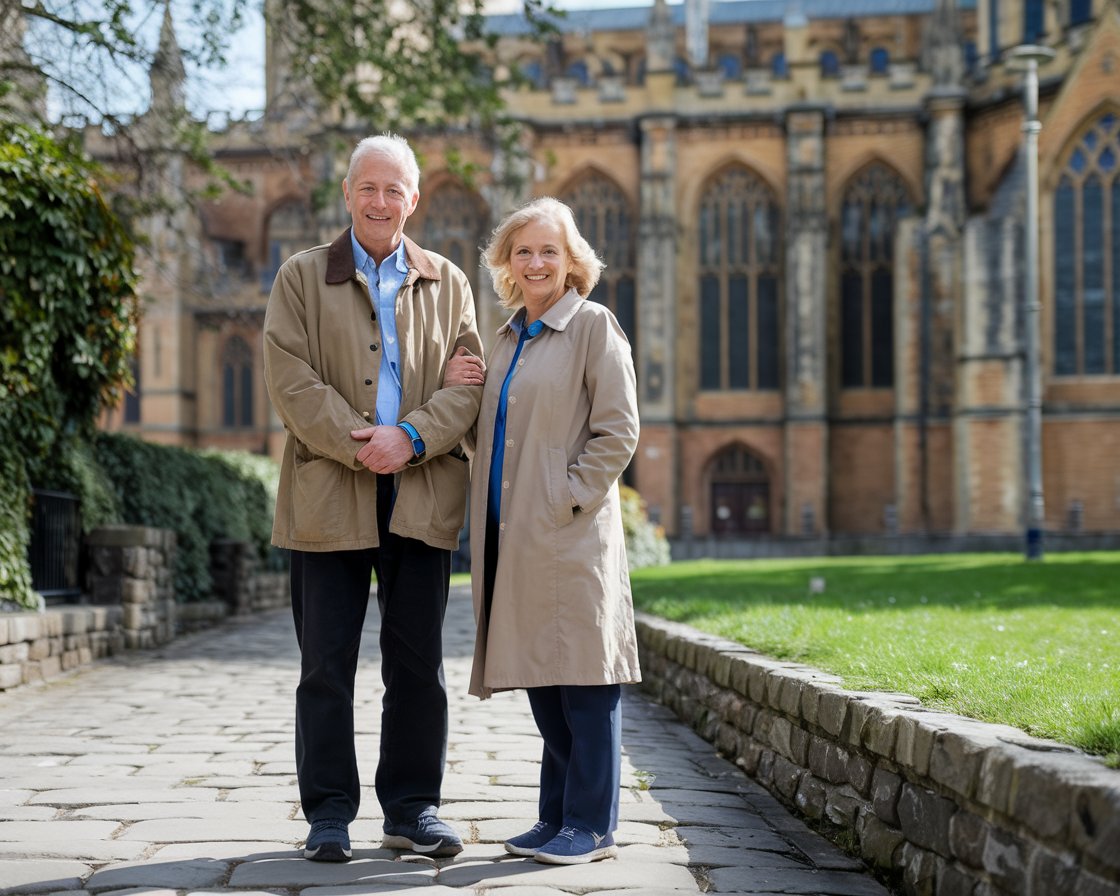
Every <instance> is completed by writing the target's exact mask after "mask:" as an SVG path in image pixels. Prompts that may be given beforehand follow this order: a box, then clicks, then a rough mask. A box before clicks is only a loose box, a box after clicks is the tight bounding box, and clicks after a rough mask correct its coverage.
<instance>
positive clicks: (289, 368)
mask: <svg viewBox="0 0 1120 896" xmlns="http://www.w3.org/2000/svg"><path fill="white" fill-rule="evenodd" d="M419 179H420V172H419V168H418V166H417V164H416V157H415V155H414V153H413V151H412V149H411V148H410V147H409V145H408V143H407V142H406V141H404V140H403V139H402V138H400V137H397V136H395V135H389V134H386V135H382V136H377V137H368V138H366V139H365V140H362V141H361V142H360V143H359V144H358V145H357V147H356V148H355V150H354V152H353V155H352V156H351V159H350V168H349V171H348V173H347V175H346V179H345V180H344V181H343V184H342V192H343V196H344V197H345V199H346V208H347V210H348V211H349V212H350V216H351V219H352V222H353V224H352V227H350V228H349V229H348V230H347V231H346V232H345V233H343V234H341V235H340V236H339V237H338V238H337V239H336V240H335V241H334V242H333V243H331V244H330V245H324V246H318V247H316V248H313V249H308V250H306V251H304V252H301V253H298V254H297V255H295V256H293V257H292V258H290V259H289V260H288V261H287V262H285V264H284V265H283V267H281V269H280V272H279V274H278V275H277V278H276V283H275V285H274V286H273V289H272V295H271V297H270V298H269V301H268V310H267V313H266V315H265V328H264V355H265V377H266V380H267V383H268V390H269V395H270V396H271V398H272V403H273V406H274V407H275V408H276V412H277V414H279V416H280V418H281V419H282V420H283V421H284V425H285V427H286V429H287V442H286V445H285V448H284V459H283V465H282V469H281V478H280V488H279V492H278V495H277V499H276V520H275V524H274V528H273V543H274V544H276V545H277V546H279V547H282V548H289V549H291V552H292V554H291V558H292V559H291V580H292V610H293V615H294V617H295V627H296V638H297V640H298V642H299V647H300V654H301V671H300V682H299V687H298V688H297V689H296V768H297V772H298V776H299V787H300V800H301V802H302V805H303V812H304V815H305V817H306V818H307V820H308V822H309V823H310V825H311V830H310V832H309V834H308V837H307V843H306V846H305V849H304V855H305V856H306V857H307V858H309V859H313V860H315V861H335V862H344V861H347V860H348V859H349V858H350V856H351V849H350V838H349V824H350V822H352V821H353V820H354V818H355V817H356V815H357V812H358V801H359V780H358V766H357V757H356V751H355V743H354V711H353V700H354V678H355V671H356V668H357V662H358V648H359V645H360V641H361V633H362V624H363V622H364V619H365V612H366V605H367V602H368V598H369V591H370V578H371V572H373V573H376V575H377V603H378V608H379V610H380V613H381V674H382V679H383V681H384V684H385V696H384V700H383V702H382V714H381V752H380V757H379V761H378V765H377V774H376V779H375V785H376V791H377V797H378V800H379V801H380V803H381V808H382V811H383V813H384V818H385V824H384V833H385V836H384V839H383V841H382V845H383V846H385V847H390V848H397V849H409V850H413V851H415V852H418V853H423V854H425V855H429V856H451V855H455V854H456V853H458V852H460V851H461V850H462V842H461V841H460V839H459V837H458V836H457V835H456V833H455V831H454V830H452V829H451V827H450V826H449V825H447V824H446V823H444V822H443V821H441V820H440V819H439V818H438V817H437V815H436V811H437V809H438V807H439V805H440V788H441V784H442V779H443V769H444V762H445V758H446V752H447V693H446V688H445V684H444V676H443V643H442V626H443V616H444V610H445V607H446V604H447V596H448V579H449V576H450V571H451V551H452V550H453V549H454V548H455V547H456V546H457V543H458V535H459V530H460V528H461V527H462V524H463V515H464V509H465V501H466V487H467V475H468V470H467V459H466V457H465V455H464V454H463V451H462V449H461V447H460V441H461V440H462V438H463V436H464V434H465V433H466V431H467V430H468V429H469V428H470V427H471V425H472V424H473V423H474V420H475V416H476V415H477V413H478V406H479V401H480V397H481V387H480V386H475V385H459V386H451V387H448V388H441V386H442V382H443V378H444V373H445V367H446V365H447V362H448V360H449V359H450V358H451V357H452V356H453V355H454V354H455V353H456V352H457V351H458V352H462V350H463V349H465V350H466V351H469V352H470V353H471V354H472V355H481V343H480V340H479V337H478V331H477V329H476V325H475V310H474V300H473V297H472V294H471V287H470V284H469V282H468V281H467V278H466V276H465V275H464V274H463V272H462V271H460V270H459V269H458V268H456V267H455V266H454V265H453V264H451V262H449V261H448V260H447V259H445V258H442V257H440V256H439V255H436V254H434V253H431V252H428V251H425V250H424V249H422V248H420V246H418V245H416V244H415V243H414V242H412V241H411V240H410V239H409V238H408V237H406V236H404V226H405V222H406V221H407V219H408V217H409V215H411V214H412V212H413V211H414V210H415V208H416V203H417V201H418V199H419V197H420V192H419Z"/></svg>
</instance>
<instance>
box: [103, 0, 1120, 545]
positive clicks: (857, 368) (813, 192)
mask: <svg viewBox="0 0 1120 896" xmlns="http://www.w3.org/2000/svg"><path fill="white" fill-rule="evenodd" d="M493 27H494V28H495V29H496V30H498V31H500V32H501V34H502V41H501V44H500V48H501V59H500V60H499V62H500V64H504V65H510V66H519V67H520V68H521V70H522V71H523V72H524V73H525V74H526V75H528V77H529V80H530V84H529V85H528V86H526V87H525V88H523V89H522V90H521V91H519V92H518V93H516V94H514V95H512V96H511V97H510V98H509V99H510V103H511V106H512V108H513V110H514V111H515V112H516V114H517V116H518V117H519V118H520V119H521V120H522V121H523V122H524V124H525V146H526V149H527V150H528V154H529V160H530V161H529V163H528V164H527V165H526V166H525V175H526V176H525V177H524V178H523V179H522V180H521V182H520V183H521V187H520V188H519V189H510V188H508V187H503V186H502V185H501V183H502V181H501V180H500V179H499V178H496V177H495V178H487V177H483V178H481V179H479V180H478V181H477V182H476V183H474V184H472V185H467V184H465V183H464V182H462V181H461V180H459V179H458V178H457V177H456V176H455V175H454V174H453V173H451V171H450V169H449V168H448V165H447V164H446V162H445V154H444V150H445V149H446V147H447V146H448V144H449V143H450V144H453V145H454V147H455V148H456V150H457V151H458V152H459V153H460V154H461V155H462V157H463V158H465V159H467V160H470V161H474V162H476V163H478V164H480V165H481V166H482V168H483V170H484V171H491V170H494V171H496V170H498V169H499V168H500V167H501V165H502V164H503V160H501V159H494V158H493V157H492V156H491V155H490V154H489V153H488V151H487V150H486V149H485V147H483V146H482V145H481V144H480V142H479V141H478V140H477V138H475V137H472V136H471V135H470V134H456V135H452V136H447V135H444V136H441V137H433V136H424V137H418V138H416V144H417V146H418V147H419V148H420V150H421V153H422V156H423V163H424V164H423V168H424V171H423V178H422V183H421V202H420V206H419V207H418V209H417V212H416V214H415V216H414V217H413V219H412V221H411V228H410V232H411V233H412V234H413V235H414V236H415V237H416V238H417V239H418V240H419V241H420V242H421V243H422V244H423V245H425V246H427V247H429V248H432V249H433V250H435V251H438V252H441V253H443V254H445V255H447V256H449V257H450V258H452V259H453V260H455V261H456V262H457V263H459V264H460V265H461V266H462V267H463V268H464V269H465V270H466V271H467V272H468V274H469V275H470V276H471V278H472V280H473V282H474V283H475V286H476V295H477V298H478V303H479V307H480V319H481V321H482V329H483V331H484V337H485V336H487V335H488V334H489V333H492V332H493V331H494V329H496V327H497V326H498V324H499V323H500V321H501V319H502V315H501V314H499V311H498V309H497V308H496V307H495V304H494V299H493V294H492V291H491V288H490V286H489V283H488V282H487V278H486V277H485V275H481V274H480V272H479V265H478V248H479V246H480V245H481V244H482V243H484V242H485V239H486V236H487V234H488V232H489V230H490V229H491V228H492V226H493V225H494V224H495V223H496V221H497V220H499V219H500V217H501V216H502V214H503V213H504V212H506V211H507V210H508V209H509V208H511V207H513V206H514V205H515V204H517V203H518V202H520V201H522V200H524V199H527V198H529V197H532V196H538V195H545V194H549V195H554V196H557V197H560V198H561V199H563V200H564V201H565V202H567V203H569V204H570V205H571V206H572V207H573V208H574V209H575V211H576V214H577V216H578V219H579V221H580V223H581V227H582V229H583V232H584V233H585V234H586V235H587V236H588V237H589V239H590V240H591V242H592V244H593V245H594V246H595V247H596V248H597V250H598V251H599V253H600V254H601V256H602V257H603V259H604V260H605V261H606V263H607V267H606V270H605V273H604V276H603V279H602V282H601V283H600V284H599V286H598V287H597V288H596V290H595V293H594V295H593V296H592V298H593V299H595V300H596V301H600V302H603V303H605V304H607V305H609V306H610V307H611V308H612V309H613V310H614V312H615V313H616V315H617V316H618V318H619V320H620V321H621V323H622V325H623V327H624V328H625V330H626V332H627V334H628V335H629V337H630V341H631V344H632V346H633V350H634V357H635V362H636V366H637V370H638V380H639V392H640V402H641V414H642V436H641V443H640V447H639V450H638V454H637V456H636V458H635V461H634V463H633V465H632V468H631V470H630V471H629V472H628V474H627V477H628V479H629V481H630V482H631V483H632V484H633V485H634V486H635V487H636V488H637V489H638V490H639V491H640V492H641V494H642V495H643V497H644V498H645V500H646V502H647V504H648V506H649V508H650V512H651V514H652V515H653V516H654V517H655V518H656V519H658V520H659V521H660V522H661V523H662V524H663V525H664V527H665V528H666V530H667V532H668V533H669V535H670V536H681V535H695V536H708V535H711V536H720V537H724V538H732V537H735V538H738V539H757V540H760V541H772V540H774V539H776V538H779V537H783V536H784V537H790V536H799V537H804V536H813V537H815V538H817V539H820V538H825V537H833V538H835V537H837V536H841V535H893V534H901V535H913V536H916V537H920V536H942V535H949V536H973V535H986V534H992V533H997V534H998V533H1002V534H1006V535H1014V534H1015V533H1018V532H1021V531H1022V530H1023V527H1024V518H1025V505H1026V502H1027V490H1028V489H1027V485H1026V481H1027V478H1026V472H1025V468H1026V462H1027V453H1028V447H1029V445H1028V434H1027V433H1028V427H1027V423H1028V404H1027V397H1028V385H1029V382H1028V381H1029V379H1030V377H1029V372H1030V367H1029V366H1028V363H1027V353H1026V350H1025V345H1026V342H1025V333H1026V329H1025V327H1026V322H1027V312H1026V293H1025V289H1026V273H1027V271H1028V270H1029V266H1030V265H1032V264H1033V265H1037V268H1036V270H1037V271H1038V276H1039V292H1038V294H1039V296H1040V300H1041V314H1040V316H1039V319H1040V323H1039V326H1040V332H1041V338H1040V367H1041V373H1040V376H1041V397H1042V428H1041V439H1040V442H1041V456H1042V478H1043V487H1044V495H1045V527H1046V529H1047V530H1048V531H1050V532H1066V531H1076V532H1084V533H1091V532H1103V533H1112V534H1113V535H1115V534H1116V533H1117V532H1120V2H1117V0H1058V2H1048V3H1044V2H1042V0H860V2H858V3H854V2H852V0H800V2H798V0H790V2H777V0H747V2H718V0H713V2H710V3H709V2H706V0H698V2H693V0H689V2H686V3H684V5H674V6H668V5H666V4H665V3H664V2H662V0H657V2H652V3H651V4H650V5H649V6H647V7H644V8H626V9H598V10H587V11H576V12H571V13H570V14H569V15H568V17H567V19H566V20H565V21H564V22H563V23H562V24H561V27H560V33H559V35H558V36H557V38H556V39H555V40H553V41H552V42H551V43H550V44H549V45H548V46H545V47H542V46H540V45H537V44H533V43H531V42H529V41H527V40H526V39H525V32H524V24H523V21H522V20H521V18H520V17H518V16H501V17H496V18H495V19H494V20H493ZM165 40H166V42H167V52H166V53H165V54H164V56H165V57H166V58H168V59H172V60H173V57H174V41H173V39H172V38H171V36H170V32H169V31H168V32H167V33H165ZM1020 44H1042V45H1045V46H1047V47H1050V48H1052V49H1053V51H1054V54H1055V55H1054V57H1053V59H1052V60H1051V61H1048V62H1046V63H1045V64H1043V65H1042V66H1041V67H1040V69H1039V78H1040V92H1039V96H1040V103H1039V105H1040V108H1039V119H1040V121H1041V132H1040V137H1039V141H1038V183H1039V190H1040V193H1039V204H1038V205H1039V215H1038V217H1039V235H1040V237H1039V251H1038V256H1037V258H1029V257H1027V255H1026V249H1025V246H1026V226H1025V225H1026V205H1025V202H1026V195H1027V189H1026V184H1027V170H1028V157H1027V154H1026V152H1025V151H1024V149H1023V146H1024V142H1025V141H1024V131H1023V125H1024V119H1025V116H1024V102H1023V97H1024V90H1023V75H1022V73H1021V72H1020V71H1017V70H1015V69H1013V68H1012V67H1011V66H1010V65H1009V64H1008V51H1009V50H1010V49H1011V48H1013V47H1015V46H1017V45H1020ZM157 68H159V67H158V66H157ZM175 71H176V67H175V66H174V65H165V66H164V67H163V69H162V70H161V71H154V73H153V85H154V86H153V96H154V98H160V97H162V98H163V103H164V104H165V105H167V104H169V103H170V104H172V105H173V103H174V96H173V95H169V94H173V93H174V90H173V87H174V84H172V85H171V86H170V87H168V85H167V84H163V86H162V87H161V86H160V84H161V83H162V82H161V79H167V78H168V77H171V79H172V81H173V80H174V73H175ZM169 72H170V75H169ZM267 84H268V102H269V105H268V109H267V110H266V112H265V113H264V114H263V116H261V117H258V118H254V119H251V120H245V121H237V122H230V123H227V124H225V125H224V126H222V127H220V128H216V129H215V132H214V135H213V139H214V143H215V146H216V147H217V148H218V155H219V159H220V161H221V162H222V164H223V165H225V166H226V167H227V168H228V169H230V170H231V171H232V172H233V173H234V175H235V176H237V177H238V178H241V179H244V180H245V181H247V182H249V183H250V184H251V185H252V187H253V191H252V193H251V194H250V195H239V194H227V195H226V196H225V197H224V198H223V199H221V200H220V201H217V202H213V203H210V204H209V205H207V206H206V207H205V209H204V213H203V214H202V216H201V219H200V220H197V221H195V220H192V221H180V222H178V223H179V224H180V225H182V226H181V227H179V228H174V227H170V226H168V225H167V223H166V222H162V223H159V224H158V225H157V224H153V235H154V237H155V244H154V245H155V250H156V252H155V255H154V258H155V259H156V261H155V262H153V264H152V265H151V267H150V268H149V270H148V277H147V280H146V282H145V295H146V299H147V301H148V306H147V313H146V316H145V318H144V324H143V328H142V333H141V339H140V354H139V359H138V382H139V387H138V390H137V393H136V394H135V395H133V396H131V397H130V400H129V401H128V402H127V403H126V404H125V406H124V407H123V408H122V409H120V410H118V411H116V412H115V413H114V415H113V416H112V417H111V418H110V419H109V420H107V425H108V426H110V427H113V428H122V429H125V430H128V431H134V432H138V433H140V434H142V435H144V436H145V437H148V438H153V439H161V440H165V441H172V442H179V443H186V444H198V445H202V444H205V445H219V446H226V447H240V448H246V449H250V450H255V451H268V452H271V453H273V454H277V453H278V452H279V446H280V444H281V441H282V432H281V427H280V425H279V424H278V421H277V419H276V417H275V415H274V414H273V413H271V411H270V408H269V405H268V400H267V396H266V394H265V390H264V386H263V376H262V363H261V324H262V319H263V309H264V306H265V302H266V300H267V296H268V290H269V287H270V284H271V281H272V277H273V276H274V274H275V271H276V269H277V267H278V266H279V264H280V262H281V261H282V260H283V259H284V258H285V257H287V256H288V255H289V254H291V253H292V252H293V251H295V250H297V249H300V248H303V247H306V246H308V245H312V244H314V243H317V242H323V241H327V240H329V239H332V238H333V237H334V236H335V235H337V234H338V233H339V232H341V231H342V229H343V228H344V227H345V226H346V224H347V223H348V219H347V216H346V213H345V209H344V207H343V205H342V201H341V193H340V190H339V189H338V188H337V184H338V182H339V181H340V180H341V177H342V174H343V172H344V170H345V162H346V150H345V149H341V150H340V149H338V148H337V147H328V145H327V144H325V143H324V141H323V140H322V139H320V138H319V136H318V134H319V131H318V130H317V129H316V125H315V116H314V115H313V114H310V113H308V112H307V111H306V109H305V108H303V107H301V106H300V105H299V104H298V103H297V102H295V97H296V94H297V93H298V92H297V91H294V90H292V89H290V88H289V87H288V86H287V85H286V83H285V77H284V65H283V59H282V57H281V53H280V51H279V50H278V48H276V47H274V46H271V45H270V47H269V53H268V72H267ZM158 105H159V104H158V103H156V102H155V99H154V100H153V111H158V109H157V106H158ZM360 131H361V128H356V129H355V134H356V135H360ZM167 165H168V168H169V170H171V171H172V172H173V173H174V172H178V176H179V177H180V178H182V180H183V181H184V182H190V181H191V179H192V177H195V175H192V173H191V171H190V170H189V168H188V169H182V168H176V167H175V165H181V163H179V162H176V161H175V159H174V157H173V155H169V156H168V158H167ZM323 183H327V184H328V192H329V195H331V197H332V199H331V200H330V201H329V202H327V203H326V205H325V206H319V205H316V204H315V203H313V202H312V195H313V191H315V190H316V189H317V188H319V189H321V187H320V184H323ZM192 228H193V229H192Z"/></svg>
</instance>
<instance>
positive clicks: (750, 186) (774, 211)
mask: <svg viewBox="0 0 1120 896" xmlns="http://www.w3.org/2000/svg"><path fill="white" fill-rule="evenodd" d="M781 232H782V228H781V221H780V213H779V211H778V205H777V203H776V202H775V200H774V196H773V193H772V192H771V190H770V188H769V187H767V186H766V184H765V183H764V182H763V181H762V179H761V178H759V177H758V176H756V175H755V174H753V173H752V172H751V171H749V170H747V169H746V168H743V167H740V166H735V167H732V168H728V169H726V170H724V171H723V172H722V173H720V174H718V175H717V176H716V177H715V178H713V179H712V181H711V182H710V183H709V184H708V185H707V187H706V188H705V190H704V193H703V196H702V199H701V202H700V215H699V237H700V283H699V286H700V388H701V389H704V390H717V389H777V388H778V386H779V376H780V374H779V367H780V360H781V353H780V350H779V348H780V345H781V340H780V327H781V320H780V318H781V294H780V286H779V284H780V283H781V277H780V271H781V260H782V254H781Z"/></svg>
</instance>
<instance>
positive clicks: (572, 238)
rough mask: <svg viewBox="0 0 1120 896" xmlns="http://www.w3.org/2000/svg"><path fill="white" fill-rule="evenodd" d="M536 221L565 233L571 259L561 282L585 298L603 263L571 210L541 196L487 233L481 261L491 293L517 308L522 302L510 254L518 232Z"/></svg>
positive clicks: (562, 204)
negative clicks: (488, 280)
mask: <svg viewBox="0 0 1120 896" xmlns="http://www.w3.org/2000/svg"><path fill="white" fill-rule="evenodd" d="M535 221H549V222H551V223H553V224H556V225H558V226H559V227H560V230H561V231H562V232H563V234H564V243H565V246H564V249H565V250H566V251H567V253H568V257H569V258H570V259H571V269H570V270H569V271H568V278H567V282H566V283H565V284H564V285H565V286H567V287H568V288H570V289H574V290H575V291H576V292H578V293H579V294H580V296H581V297H582V298H587V296H588V295H589V294H590V293H591V290H593V289H594V288H595V284H596V283H598V282H599V274H600V273H601V272H602V270H603V262H602V261H600V260H599V257H598V256H597V255H596V254H595V250H594V249H592V248H591V244H590V243H588V242H587V240H586V239H584V238H583V235H582V234H581V233H580V232H579V228H578V227H576V219H575V216H574V215H573V214H572V210H571V209H570V208H568V206H566V205H565V204H564V203H563V202H561V201H560V200H558V199H553V198H552V197H551V196H543V197H541V198H540V199H534V200H533V201H532V202H529V203H527V204H526V205H523V206H521V208H519V209H517V210H516V211H513V212H511V213H510V214H509V215H508V216H507V217H506V219H505V220H504V221H502V223H501V224H499V225H498V226H497V227H496V228H494V232H493V233H492V234H490V242H489V243H488V244H487V246H486V248H485V249H483V250H482V263H483V264H484V265H485V266H486V269H487V270H488V271H489V272H490V277H491V279H492V280H493V281H494V292H496V293H497V294H498V301H499V304H501V306H502V307H503V308H510V309H513V308H520V307H521V306H522V305H524V304H525V302H524V299H523V297H522V295H521V288H520V287H519V286H518V285H517V282H516V281H515V280H514V277H513V270H512V267H511V265H510V256H511V254H512V253H513V239H514V236H515V235H516V234H517V231H519V230H520V229H521V228H522V227H524V226H525V225H526V224H532V223H533V222H535Z"/></svg>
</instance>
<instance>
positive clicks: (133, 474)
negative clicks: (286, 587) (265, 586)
mask: <svg viewBox="0 0 1120 896" xmlns="http://www.w3.org/2000/svg"><path fill="white" fill-rule="evenodd" d="M93 455H94V459H95V461H96V463H97V465H98V467H99V468H100V469H101V470H102V471H103V473H104V475H105V477H106V479H107V481H108V482H109V483H110V485H111V488H112V491H113V493H114V495H115V498H116V501H117V502H118V504H119V506H120V522H124V523H131V524H139V525H145V526H157V527H159V528H162V529H171V530H173V531H174V532H175V534H176V536H177V544H178V549H177V551H176V555H175V596H176V598H177V599H178V600H180V601H191V600H202V599H205V598H207V597H208V596H209V595H210V586H211V580H210V542H212V541H214V540H215V539H219V538H231V539H235V540H238V541H248V542H251V543H252V544H254V545H255V546H256V548H257V552H258V554H259V556H260V558H261V560H262V561H267V560H268V559H269V555H270V549H269V539H270V537H271V534H272V510H273V502H274V500H275V489H274V487H272V488H271V490H270V484H271V483H272V482H274V481H275V478H276V475H277V473H276V472H275V464H274V463H273V462H272V461H270V460H268V459H267V458H264V457H260V456H253V455H248V454H245V453H240V452H221V451H206V452H197V451H190V450H188V449H185V448H176V447H172V446H167V445H154V444H152V443H150V442H143V441H141V440H139V439H136V438H133V437H131V436H125V435H119V434H110V433H101V434H99V435H98V436H97V437H96V439H95V440H94V443H93Z"/></svg>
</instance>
